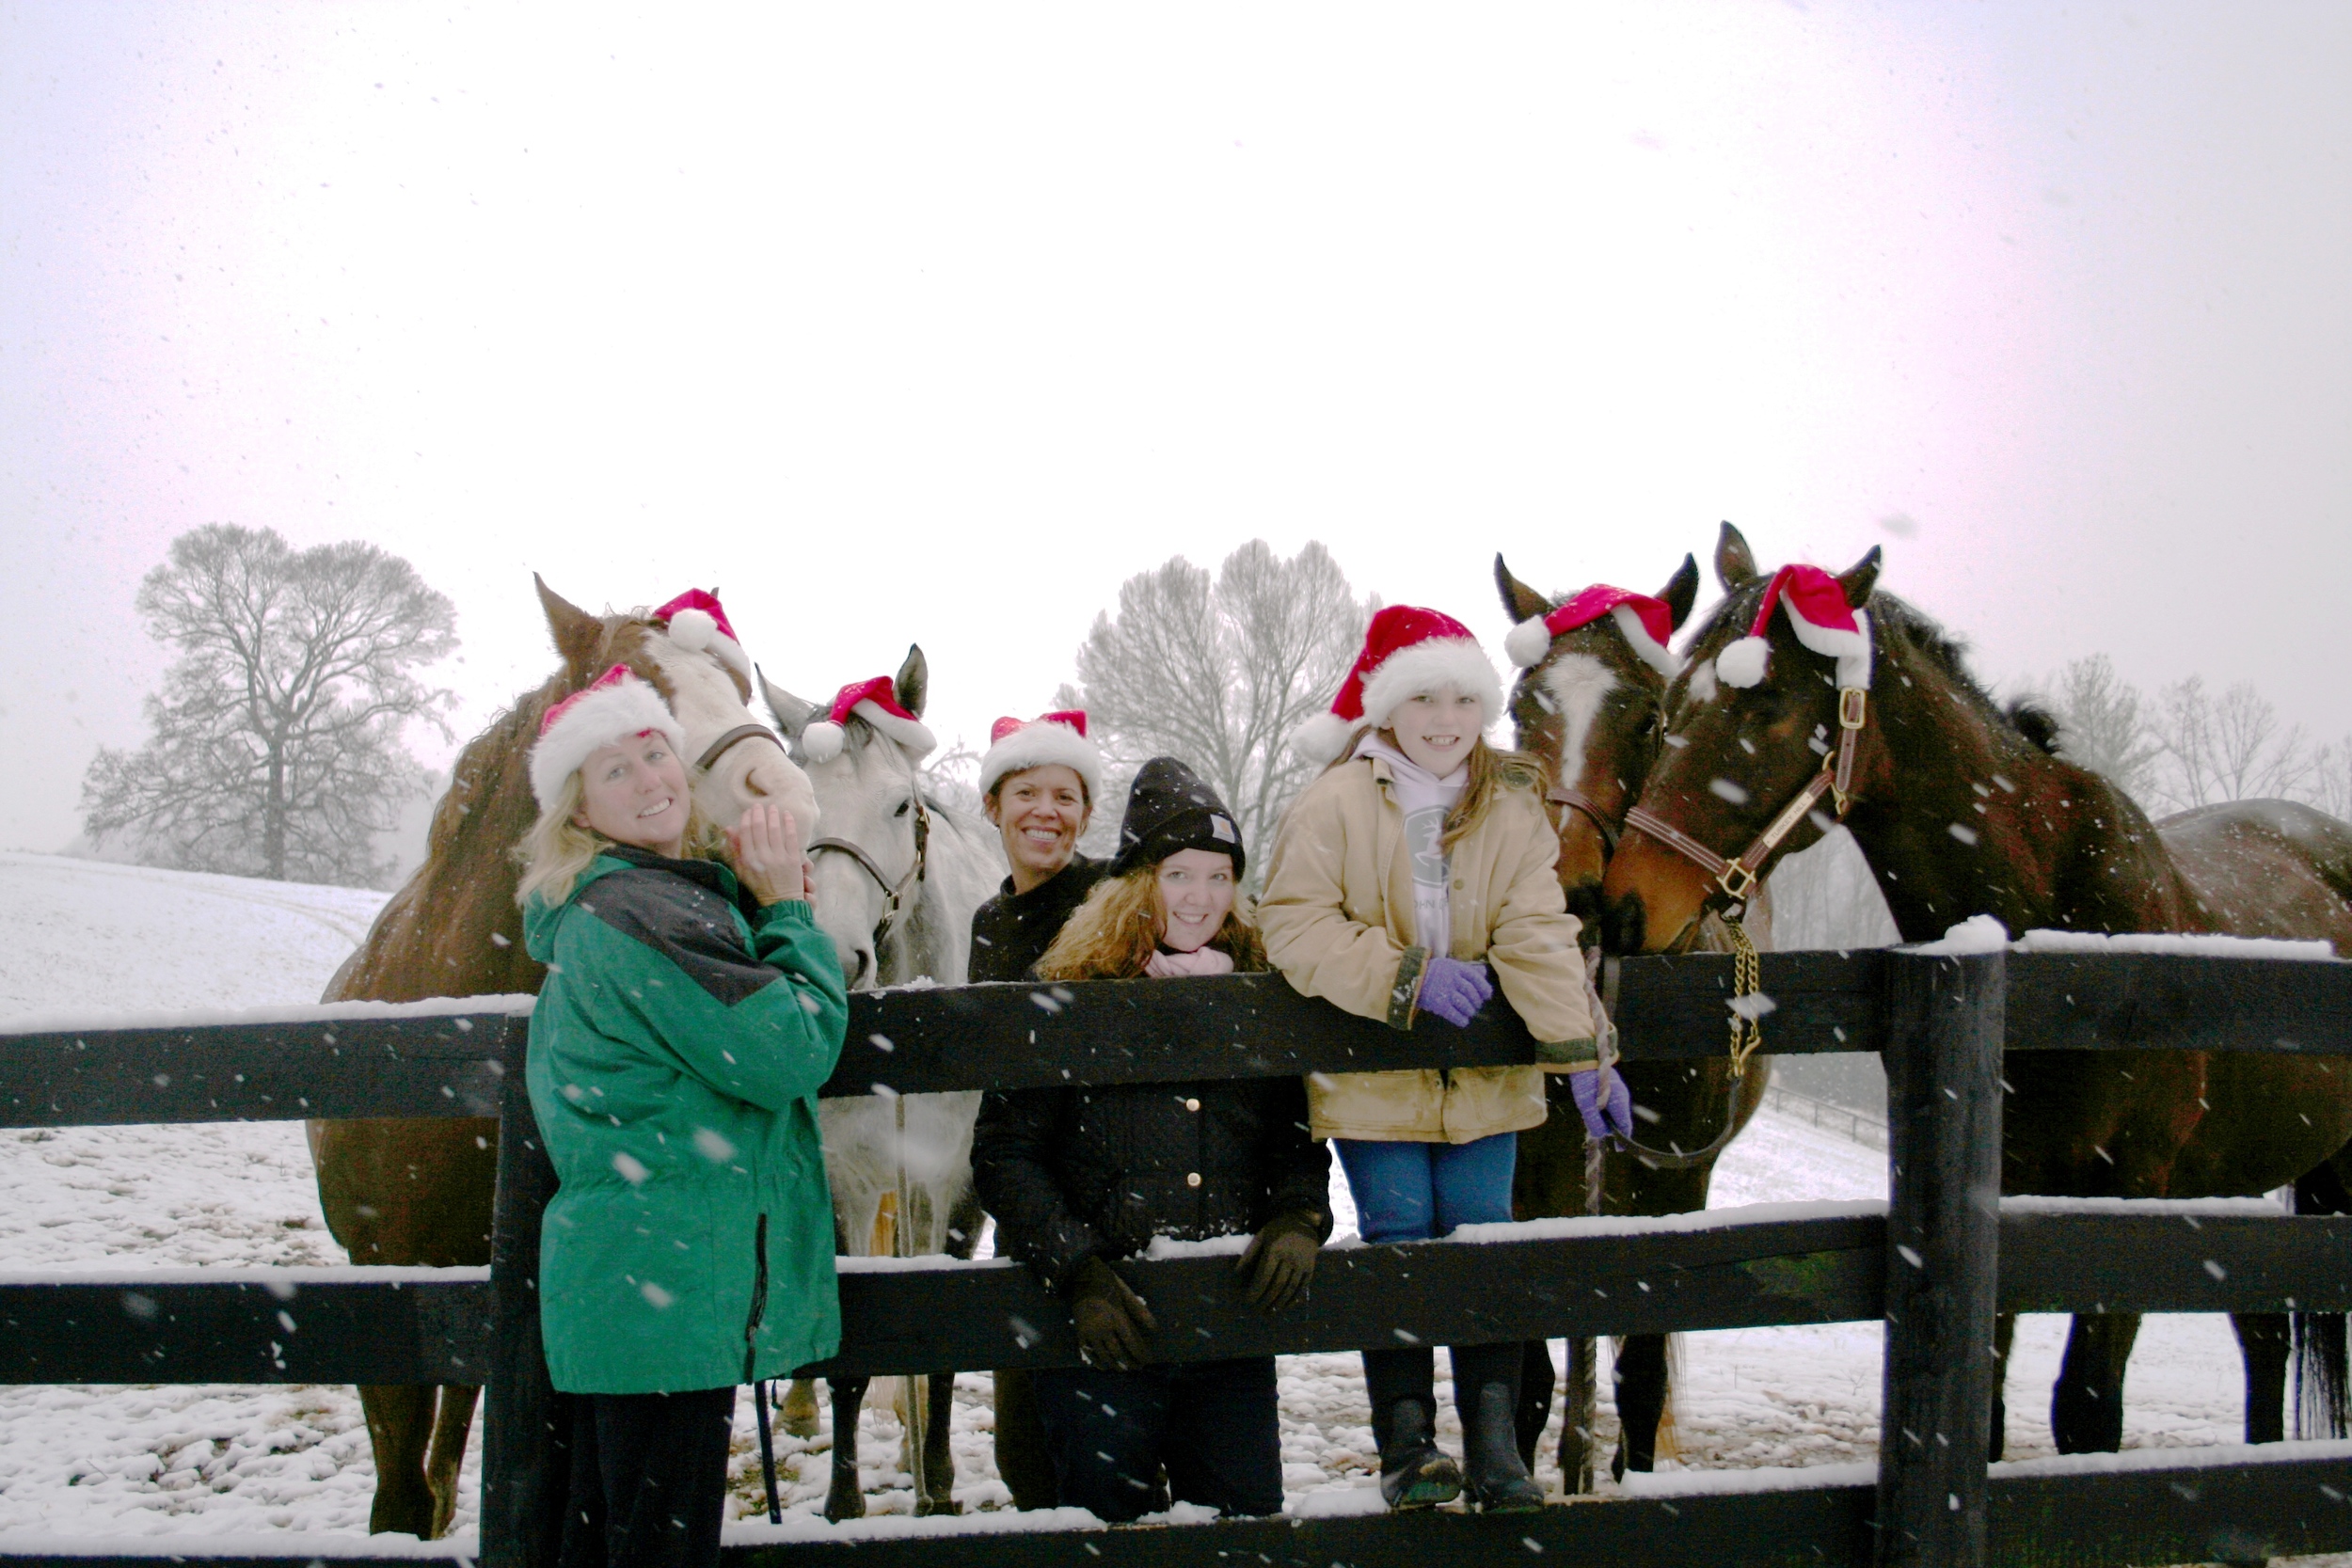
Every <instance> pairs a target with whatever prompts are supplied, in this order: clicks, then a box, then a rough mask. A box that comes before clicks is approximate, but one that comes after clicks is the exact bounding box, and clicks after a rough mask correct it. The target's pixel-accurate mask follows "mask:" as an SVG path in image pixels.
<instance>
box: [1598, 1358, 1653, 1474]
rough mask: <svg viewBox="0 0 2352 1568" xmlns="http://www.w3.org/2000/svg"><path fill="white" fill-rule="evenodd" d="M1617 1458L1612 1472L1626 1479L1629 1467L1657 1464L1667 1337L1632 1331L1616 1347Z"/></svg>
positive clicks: (1612, 1466) (1635, 1467) (1643, 1468)
mask: <svg viewBox="0 0 2352 1568" xmlns="http://www.w3.org/2000/svg"><path fill="white" fill-rule="evenodd" d="M1614 1376H1615V1384H1616V1390H1617V1457H1616V1459H1615V1460H1614V1461H1613V1462H1612V1463H1611V1465H1610V1466H1609V1473H1610V1474H1611V1475H1613V1476H1614V1477H1615V1478H1616V1479H1617V1480H1619V1481H1623V1480H1624V1479H1625V1473H1626V1472H1627V1471H1628V1470H1648V1469H1651V1468H1653V1467H1654V1466H1655V1465H1657V1463H1658V1423H1659V1422H1660V1421H1661V1420H1662V1419H1663V1418H1665V1414H1666V1337H1665V1336H1664V1335H1663V1334H1629V1335H1627V1336H1626V1337H1625V1339H1624V1340H1623V1342H1622V1343H1620V1344H1619V1346H1618V1347H1617V1364H1616V1367H1615V1369H1614Z"/></svg>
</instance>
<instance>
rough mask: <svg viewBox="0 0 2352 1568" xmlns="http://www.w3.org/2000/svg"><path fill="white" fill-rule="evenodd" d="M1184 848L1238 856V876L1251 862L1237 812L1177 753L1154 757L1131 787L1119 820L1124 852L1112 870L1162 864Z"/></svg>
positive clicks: (1119, 873)
mask: <svg viewBox="0 0 2352 1568" xmlns="http://www.w3.org/2000/svg"><path fill="white" fill-rule="evenodd" d="M1179 849H1209V850H1214V851H1215V852H1216V853H1217V854H1220V855H1231V856H1232V857H1233V879H1234V880H1236V881H1239V880H1240V879H1241V873H1242V867H1243V866H1244V865H1245V864H1246V863H1247V860H1246V858H1245V856H1244V854H1243V851H1242V847H1241V829H1240V827H1239V826H1237V825H1236V824H1235V823H1234V821H1233V814H1232V812H1229V811H1227V810H1226V809H1225V802H1224V801H1222V800H1218V799H1217V798H1216V790H1214V789H1211V788H1210V787H1209V786H1208V785H1207V784H1202V783H1201V782H1200V779H1199V778H1198V777H1197V776H1196V775H1195V774H1194V773H1193V770H1192V769H1191V768H1186V767H1185V766H1184V764H1183V763H1181V762H1178V761H1177V760H1176V759H1175V758H1174V757H1153V758H1152V760H1151V761H1150V762H1147V763H1145V764H1144V765H1143V770H1142V771H1141V772H1139V773H1137V774H1136V782H1135V784H1134V786H1133V787H1132V788H1130V789H1129V790H1128V791H1127V815H1126V816H1125V817H1124V818H1122V819H1121V820H1120V824H1119V854H1118V856H1117V858H1115V859H1114V860H1112V862H1111V873H1110V874H1111V875H1112V876H1114V877H1124V876H1125V875H1126V874H1127V873H1128V872H1130V871H1133V870H1135V869H1136V867H1137V866H1144V865H1157V864H1159V863H1160V862H1162V861H1164V860H1166V859H1168V856H1170V855H1172V854H1174V853H1175V852H1176V851H1177V850H1179Z"/></svg>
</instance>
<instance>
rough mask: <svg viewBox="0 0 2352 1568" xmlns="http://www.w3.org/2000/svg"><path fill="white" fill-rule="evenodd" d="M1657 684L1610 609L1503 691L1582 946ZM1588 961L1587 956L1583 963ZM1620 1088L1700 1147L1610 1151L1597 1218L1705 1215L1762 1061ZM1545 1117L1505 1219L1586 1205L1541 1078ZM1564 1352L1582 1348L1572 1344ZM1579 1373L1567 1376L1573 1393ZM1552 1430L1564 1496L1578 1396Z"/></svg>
mask: <svg viewBox="0 0 2352 1568" xmlns="http://www.w3.org/2000/svg"><path fill="white" fill-rule="evenodd" d="M1698 585H1699V578H1698V567H1697V564H1696V563H1695V562H1692V560H1691V558H1690V557H1689V556H1685V557H1683V560H1682V566H1681V568H1680V570H1678V571H1677V572H1676V573H1675V574H1674V576H1673V578H1670V579H1669V580H1668V582H1667V584H1666V586H1665V587H1664V588H1663V589H1662V590H1661V592H1660V593H1659V594H1658V597H1659V598H1661V600H1663V601H1664V602H1665V605H1666V607H1667V610H1668V611H1669V612H1670V613H1671V615H1672V617H1673V624H1674V625H1675V626H1677V627H1679V626H1681V625H1682V624H1683V622H1684V621H1685V620H1686V619H1688V618H1689V616H1690V613H1691V606H1692V601H1693V600H1694V599H1695V598H1696V597H1697V594H1698ZM1495 587H1496V589H1497V590H1498V591H1499V592H1500V593H1501V594H1502V608H1503V610H1505V611H1506V612H1507V613H1508V614H1509V615H1510V617H1511V620H1512V622H1513V624H1514V625H1518V624H1522V623H1524V622H1527V621H1530V620H1533V619H1534V618H1535V617H1537V616H1540V615H1542V614H1544V613H1545V612H1546V611H1547V610H1551V609H1553V608H1556V606H1557V605H1558V604H1560V603H1562V602H1564V601H1562V600H1551V599H1546V598H1545V597H1544V596H1543V595H1542V594H1538V593H1536V592H1535V590H1534V589H1533V588H1530V587H1529V586H1528V585H1527V584H1525V583H1523V582H1521V581H1519V579H1518V578H1515V577H1513V576H1512V575H1511V571H1510V568H1509V567H1507V566H1505V565H1504V564H1503V562H1502V557H1501V556H1499V555H1498V556H1497V557H1495ZM1665 691H1666V674H1665V672H1664V671H1662V670H1661V669H1660V668H1659V667H1658V666H1657V665H1656V664H1653V663H1652V662H1651V661H1650V660H1649V659H1648V658H1645V657H1643V656H1642V654H1641V653H1640V652H1638V651H1637V650H1636V649H1635V647H1634V645H1633V643H1632V642H1630V641H1629V640H1628V639H1627V637H1626V634H1625V631H1624V630H1623V628H1622V626H1621V624H1620V623H1619V621H1618V620H1617V619H1616V618H1615V617H1613V616H1611V615H1602V616H1601V617H1600V618H1599V619H1597V620H1595V621H1590V622H1587V623H1586V624H1585V625H1583V626H1578V627H1576V628H1574V629H1572V630H1568V631H1565V632H1562V633H1561V634H1559V635H1558V636H1556V637H1554V638H1552V639H1551V643H1550V646H1549V648H1548V649H1547V650H1546V651H1545V654H1544V657H1543V658H1542V659H1541V660H1540V661H1539V662H1538V663H1536V664H1535V665H1534V666H1533V667H1532V668H1530V669H1527V670H1523V671H1521V672H1520V673H1519V676H1518V681H1517V682H1516V683H1515V684H1514V685H1513V687H1512V689H1511V719H1512V722H1513V724H1514V726H1515V727H1516V729H1517V731H1518V745H1519V747H1520V749H1521V750H1523V751H1526V752H1533V753H1534V755H1535V756H1537V757H1538V758H1540V759H1541V760H1542V762H1543V766H1544V775H1545V782H1546V784H1547V786H1548V788H1547V792H1548V793H1549V796H1550V797H1551V800H1552V812H1553V815H1554V818H1555V820H1556V822H1557V823H1558V826H1559V830H1560V881H1561V884H1562V886H1563V887H1565V889H1566V891H1567V899H1568V910H1569V912H1571V913H1573V914H1575V915H1576V916H1577V917H1578V918H1579V919H1581V921H1583V923H1584V930H1585V936H1586V939H1587V940H1588V941H1597V940H1598V938H1599V936H1600V930H1601V920H1600V910H1601V883H1602V879H1603V877H1604V876H1606V874H1607V872H1608V869H1609V859H1610V854H1611V851H1612V850H1613V848H1614V847H1615V844H1616V839H1617V834H1618V832H1619V826H1620V824H1621V823H1622V822H1623V820H1624V816H1625V809H1626V807H1628V806H1629V805H1631V804H1632V803H1633V799H1634V797H1635V796H1636V795H1637V794H1638V793H1639V792H1640V790H1641V787H1642V783H1643V780H1644V779H1645V777H1646V776H1647V775H1648V772H1649V769H1650V767H1651V765H1652V764H1653V763H1654V762H1655V761H1656V760H1657V756H1658V752H1659V735H1660V725H1659V717H1660V713H1661V703H1662V700H1663V698H1664V696H1665ZM1588 956H1589V957H1591V958H1592V959H1593V961H1595V962H1598V961H1599V960H1598V955H1597V954H1590V955H1588ZM1622 1070H1623V1072H1624V1074H1625V1079H1626V1085H1627V1087H1628V1088H1629V1089H1630V1090H1631V1091H1632V1096H1633V1102H1634V1105H1635V1106H1636V1108H1637V1117H1638V1119H1639V1121H1640V1124H1641V1125H1640V1136H1641V1138H1642V1140H1643V1142H1644V1143H1645V1145H1648V1146H1650V1147H1651V1148H1658V1149H1664V1150H1692V1151H1699V1150H1705V1151H1706V1152H1705V1153H1704V1155H1703V1156H1701V1157H1697V1158H1682V1157H1668V1158H1663V1159H1661V1158H1657V1157H1655V1156H1652V1157H1648V1158H1645V1157H1643V1156H1642V1155H1639V1154H1636V1153H1634V1152H1631V1151H1627V1150H1616V1151H1613V1152H1611V1153H1610V1154H1609V1155H1608V1156H1607V1157H1606V1161H1605V1164H1604V1165H1603V1168H1602V1173H1601V1208H1602V1212H1605V1213H1611V1214H1678V1213H1685V1212H1690V1211H1692V1210H1695V1209H1704V1208H1706V1207H1707V1189H1708V1181H1709V1180H1710V1179H1711V1178H1712V1176H1713V1174H1714V1167H1715V1155H1716V1154H1717V1153H1719V1152H1720V1151H1721V1148H1722V1144H1723V1143H1724V1142H1727V1141H1728V1140H1729V1138H1730V1137H1731V1136H1733V1135H1736V1133H1737V1132H1738V1131H1739V1129H1740V1128H1741V1127H1744V1126H1745V1125H1746V1124H1747V1122H1748V1119H1749V1118H1750V1117H1753V1116H1754V1115H1755V1114H1756V1107H1757V1105H1759V1104H1760V1103H1761V1102H1762V1101H1763V1097H1764V1087H1765V1085H1766V1083H1767V1082H1768V1081H1769V1080H1768V1073H1767V1071H1766V1069H1765V1064H1764V1062H1763V1061H1762V1060H1760V1059H1759V1060H1757V1061H1756V1062H1754V1063H1752V1064H1751V1065H1750V1069H1749V1070H1748V1072H1747V1073H1746V1074H1745V1075H1744V1077H1736V1076H1735V1075H1734V1074H1733V1072H1732V1070H1731V1064H1730V1061H1729V1059H1728V1057H1715V1058H1713V1059H1710V1060H1708V1061H1703V1062H1639V1063H1632V1064H1629V1065H1628V1066H1627V1067H1625V1068H1624V1069H1622ZM1549 1086H1550V1087H1551V1088H1552V1089H1553V1091H1555V1092H1554V1094H1553V1098H1552V1105H1551V1116H1550V1118H1549V1120H1547V1121H1546V1122H1545V1123H1544V1125H1543V1126H1542V1127H1540V1128H1536V1129H1534V1130H1533V1131H1531V1132H1522V1133H1520V1134H1519V1164H1518V1176H1517V1179H1516V1180H1515V1181H1514V1184H1513V1192H1512V1204H1511V1207H1512V1212H1513V1215H1514V1217H1515V1218H1518V1219H1522V1220H1526V1219H1536V1218H1542V1217H1547V1216H1550V1215H1555V1214H1581V1213H1583V1212H1585V1208H1586V1203H1587V1171H1586V1164H1585V1159H1586V1156H1585V1138H1584V1122H1583V1118H1582V1117H1581V1116H1579V1115H1578V1113H1577V1110H1576V1106H1575V1104H1574V1103H1573V1102H1572V1101H1570V1100H1569V1098H1568V1095H1567V1093H1566V1080H1565V1078H1560V1077H1554V1078H1551V1079H1550V1080H1549ZM1668 1343H1669V1341H1668V1338H1667V1336H1665V1335H1662V1334H1637V1335H1632V1336H1629V1337H1628V1338H1626V1339H1625V1340H1624V1342H1623V1343H1622V1344H1620V1345H1619V1347H1618V1350H1617V1354H1616V1358H1615V1361H1614V1366H1613V1372H1614V1381H1615V1395H1616V1405H1617V1419H1618V1424H1619V1428H1620V1436H1619V1440H1618V1448H1617V1453H1616V1457H1615V1460H1614V1461H1613V1469H1614V1470H1615V1472H1616V1474H1617V1475H1619V1476H1620V1477H1622V1476H1623V1475H1624V1473H1625V1472H1626V1471H1627V1470H1628V1469H1634V1470H1647V1469H1649V1468H1650V1467H1651V1466H1652V1465H1653V1464H1654V1463H1655V1460H1656V1455H1657V1448H1658V1433H1659V1428H1660V1424H1661V1421H1662V1420H1663V1419H1664V1417H1665V1413H1666V1408H1667V1396H1668V1388H1667V1382H1668V1378H1667V1366H1668V1355H1667V1348H1668ZM1575 1354H1580V1355H1581V1354H1584V1352H1583V1351H1582V1349H1581V1347H1578V1348H1576V1351H1575ZM1588 1375H1589V1369H1588V1368H1580V1369H1578V1377H1577V1379H1575V1380H1572V1381H1574V1382H1577V1383H1578V1386H1579V1387H1580V1389H1581V1378H1582V1377H1583V1376H1588ZM1551 1386H1552V1372H1551V1358H1550V1354H1549V1351H1548V1350H1547V1349H1546V1347H1544V1346H1543V1345H1541V1344H1535V1345H1531V1346H1530V1347H1529V1351H1528V1361H1527V1366H1526V1369H1525V1371H1524V1374H1523V1375H1522V1378H1521V1382H1520V1391H1521V1411H1520V1435H1521V1444H1520V1446H1521V1448H1522V1449H1526V1450H1528V1453H1527V1457H1528V1460H1529V1463H1530V1464H1533V1462H1534V1453H1533V1450H1534V1445H1535V1443H1536V1441H1537V1439H1538V1438H1539V1437H1540V1435H1541V1433H1542V1429H1543V1424H1544V1420H1545V1418H1546V1415H1547V1413H1548V1411H1549V1405H1550V1399H1551ZM1571 1398H1572V1407H1571V1409H1570V1411H1569V1414H1568V1416H1567V1418H1566V1419H1565V1421H1564V1422H1563V1424H1562V1431H1561V1470H1562V1473H1563V1476H1564V1477H1565V1481H1566V1484H1567V1486H1568V1487H1569V1489H1570V1490H1574V1489H1575V1488H1576V1486H1577V1484H1578V1477H1579V1474H1580V1473H1581V1470H1582V1467H1583V1466H1582V1464H1581V1454H1582V1448H1583V1438H1582V1436H1581V1433H1579V1432H1578V1430H1577V1427H1578V1423H1579V1421H1580V1420H1581V1415H1580V1413H1579V1411H1578V1410H1577V1409H1576V1408H1574V1406H1575V1405H1579V1404H1581V1402H1582V1401H1581V1392H1580V1393H1573V1394H1572V1396H1571Z"/></svg>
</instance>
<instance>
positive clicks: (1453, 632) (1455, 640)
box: [1291, 604, 1502, 762]
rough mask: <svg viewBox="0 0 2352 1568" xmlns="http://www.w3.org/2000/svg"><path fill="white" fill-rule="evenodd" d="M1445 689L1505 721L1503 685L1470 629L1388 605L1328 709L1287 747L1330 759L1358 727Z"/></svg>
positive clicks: (1432, 612) (1441, 616)
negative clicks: (1472, 699)
mask: <svg viewBox="0 0 2352 1568" xmlns="http://www.w3.org/2000/svg"><path fill="white" fill-rule="evenodd" d="M1448 686H1450V687H1453V688H1454V689H1455V690H1457V691H1459V692H1461V693H1463V694H1464V695H1465V696H1470V697H1475V698H1477V699H1478V705H1479V707H1480V709H1481V710H1482V711H1483V712H1484V714H1485V716H1486V717H1485V721H1486V723H1489V724H1491V723H1493V722H1494V721H1496V720H1497V719H1500V718H1501V717H1502V680H1501V679H1500V678H1498V677H1497V676H1496V674H1495V667H1494V665H1493V664H1491V663H1490V662H1488V660H1487V658H1486V652H1485V651H1484V650H1483V649H1481V648H1480V647H1479V645H1478V639H1477V638H1475V637H1473V636H1471V635H1470V628H1469V627H1468V626H1464V625H1462V623H1461V622H1459V621H1457V620H1455V619H1454V617H1453V616H1451V615H1444V614H1440V613H1439V612H1438V611H1437V610H1422V609H1421V608H1419V607H1418V606H1415V605H1408V604H1392V605H1390V606H1389V607H1388V608H1387V609H1385V610H1380V611H1379V612H1378V613H1376V614H1375V615H1374V616H1373V618H1372V625H1371V626H1367V627H1366V628H1364V647H1363V651H1362V652H1361V653H1359V654H1358V655H1357V656H1356V666H1355V668H1354V669H1352V670H1350V671H1348V673H1347V679H1346V680H1345V681H1344V682H1343V683H1342V684H1341V686H1340V694H1339V695H1338V696H1337V697H1334V698H1332V699H1331V711H1330V712H1328V713H1319V714H1317V715H1315V717H1313V718H1312V719H1310V720H1308V721H1306V722H1305V723H1304V724H1301V725H1300V726H1299V727H1298V733H1297V734H1295V735H1294V736H1291V747H1292V749H1293V750H1295V751H1296V752H1298V753H1299V754H1300V755H1301V756H1304V757H1308V758H1311V759H1312V760H1314V761H1316V762H1328V761H1329V760H1330V759H1331V758H1333V757H1335V756H1338V755H1339V754H1340V748H1341V747H1343V746H1344V745H1346V744H1347V737H1348V736H1350V735H1352V734H1354V733H1355V731H1356V729H1357V727H1358V726H1359V725H1364V724H1369V725H1371V726H1373V727H1374V728H1375V729H1377V728H1378V727H1379V726H1381V725H1383V724H1385V723H1387V722H1388V721H1389V715H1390V714H1391V713H1393V712H1394V711H1395V710H1396V705H1398V704H1399V703H1402V702H1403V701H1405V699H1406V698H1407V697H1414V696H1418V695H1420V694H1421V693H1422V692H1424V691H1435V690H1437V689H1439V688H1440V687H1448Z"/></svg>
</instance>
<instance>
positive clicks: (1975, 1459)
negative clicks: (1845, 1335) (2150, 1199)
mask: <svg viewBox="0 0 2352 1568" xmlns="http://www.w3.org/2000/svg"><path fill="white" fill-rule="evenodd" d="M2006 960H2007V955H2006V954H2004V953H1999V952H1994V953H1972V954H1965V955H1953V956H1949V957H1945V956H1935V957H1930V956H1927V955H1924V954H1908V953H1901V952H1897V953H1894V954H1891V955H1889V958H1888V963H1887V975H1888V978H1887V990H1888V994H1887V1012H1886V1017H1887V1026H1888V1027H1887V1043H1886V1049H1885V1062H1886V1110H1887V1117H1886V1132H1887V1164H1888V1167H1889V1169H1890V1171H1891V1173H1892V1176H1893V1192H1892V1194H1891V1197H1890V1201H1889V1203H1888V1205H1887V1216H1886V1247H1887V1253H1886V1367H1885V1374H1884V1384H1883V1414H1882V1417H1881V1420H1880V1427H1879V1487H1878V1526H1877V1528H1878V1563H1879V1568H1982V1565H1983V1563H1984V1560H1985V1464H1986V1459H1987V1455H1988V1452H1989V1449H1990V1446H1991V1441H1992V1418H1993V1308H1994V1286H1995V1283H1996V1280H1995V1273H1996V1269H1997V1266H1998V1262H1999V1247H2000V1177H2001V1040H2002V1029H2003V1010H2004V1006H2005V1003H2006V999H2007V995H2008V966H2007V961H2006Z"/></svg>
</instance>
